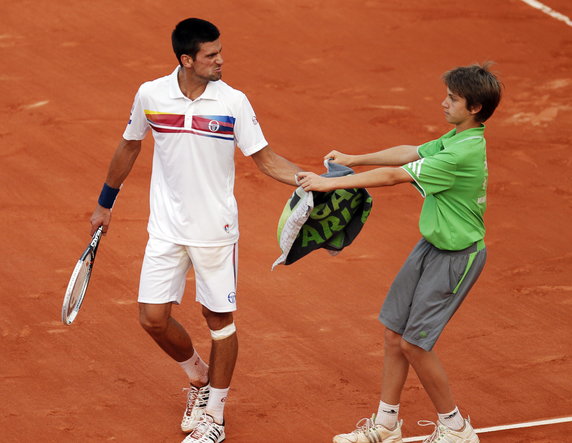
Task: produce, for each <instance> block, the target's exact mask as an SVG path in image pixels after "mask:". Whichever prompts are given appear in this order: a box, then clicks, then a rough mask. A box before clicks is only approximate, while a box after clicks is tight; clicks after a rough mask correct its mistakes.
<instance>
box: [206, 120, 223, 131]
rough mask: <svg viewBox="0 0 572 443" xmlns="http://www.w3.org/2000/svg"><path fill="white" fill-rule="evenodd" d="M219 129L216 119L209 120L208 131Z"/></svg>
mask: <svg viewBox="0 0 572 443" xmlns="http://www.w3.org/2000/svg"><path fill="white" fill-rule="evenodd" d="M219 129H220V125H219V123H218V122H217V121H216V120H211V121H210V122H209V131H211V132H217V131H218V130H219Z"/></svg>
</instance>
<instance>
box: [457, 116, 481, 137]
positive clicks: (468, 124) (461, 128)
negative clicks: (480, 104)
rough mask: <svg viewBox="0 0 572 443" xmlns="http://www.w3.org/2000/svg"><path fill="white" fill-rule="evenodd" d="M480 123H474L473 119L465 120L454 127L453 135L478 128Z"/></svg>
mask: <svg viewBox="0 0 572 443" xmlns="http://www.w3.org/2000/svg"><path fill="white" fill-rule="evenodd" d="M481 126H482V123H480V122H478V121H475V120H474V119H469V120H465V121H464V122H462V123H459V124H457V125H455V133H456V134H458V133H459V132H463V131H466V130H467V129H473V128H480V127H481Z"/></svg>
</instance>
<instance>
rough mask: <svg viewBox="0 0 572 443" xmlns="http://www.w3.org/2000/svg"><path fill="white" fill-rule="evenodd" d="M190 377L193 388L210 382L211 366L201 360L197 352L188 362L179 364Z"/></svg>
mask: <svg viewBox="0 0 572 443" xmlns="http://www.w3.org/2000/svg"><path fill="white" fill-rule="evenodd" d="M177 363H179V365H180V366H181V368H183V371H185V372H186V373H187V375H188V377H189V381H190V382H191V384H192V385H193V386H197V387H200V386H204V385H206V384H207V383H208V381H209V366H208V365H207V364H206V363H205V362H204V361H203V360H202V359H201V357H200V355H199V353H198V352H197V351H195V352H194V354H193V356H192V357H191V358H189V359H188V360H186V361H179V362H177Z"/></svg>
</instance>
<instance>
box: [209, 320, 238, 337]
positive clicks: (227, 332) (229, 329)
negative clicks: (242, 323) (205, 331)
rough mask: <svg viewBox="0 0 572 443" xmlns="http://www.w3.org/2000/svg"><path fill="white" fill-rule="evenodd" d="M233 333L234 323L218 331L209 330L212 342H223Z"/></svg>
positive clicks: (234, 329) (234, 330)
mask: <svg viewBox="0 0 572 443" xmlns="http://www.w3.org/2000/svg"><path fill="white" fill-rule="evenodd" d="M235 332H236V326H234V323H231V324H230V325H227V326H225V327H224V328H222V329H219V330H218V331H213V330H211V337H212V339H213V340H223V339H225V338H227V337H230V336H231V335H232V334H234V333H235Z"/></svg>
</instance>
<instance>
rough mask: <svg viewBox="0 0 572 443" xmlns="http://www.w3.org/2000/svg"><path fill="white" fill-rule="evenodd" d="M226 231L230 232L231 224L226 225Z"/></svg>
mask: <svg viewBox="0 0 572 443" xmlns="http://www.w3.org/2000/svg"><path fill="white" fill-rule="evenodd" d="M224 231H225V232H226V233H227V234H228V233H229V232H230V225H228V224H227V225H224Z"/></svg>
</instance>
